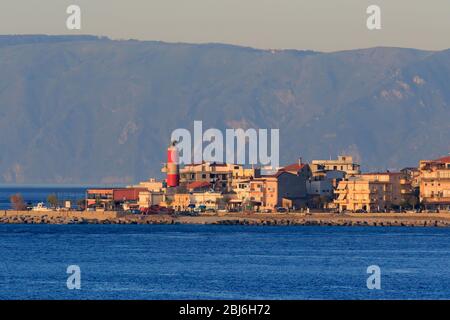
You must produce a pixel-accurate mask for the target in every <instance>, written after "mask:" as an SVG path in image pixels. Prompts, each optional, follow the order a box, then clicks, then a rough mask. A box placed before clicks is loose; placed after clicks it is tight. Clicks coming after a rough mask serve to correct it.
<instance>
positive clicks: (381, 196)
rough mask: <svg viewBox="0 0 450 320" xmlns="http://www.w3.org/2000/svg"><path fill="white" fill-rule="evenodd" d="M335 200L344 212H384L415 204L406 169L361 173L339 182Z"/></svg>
mask: <svg viewBox="0 0 450 320" xmlns="http://www.w3.org/2000/svg"><path fill="white" fill-rule="evenodd" d="M335 193H336V194H337V198H336V200H335V201H334V202H335V204H336V205H337V206H338V208H339V210H340V211H345V210H349V211H357V210H364V211H372V212H374V211H375V212H376V211H384V210H390V209H392V208H399V207H406V206H414V205H415V203H414V201H413V199H412V197H414V194H413V188H412V186H411V181H410V180H409V179H408V176H407V175H406V174H404V173H402V172H377V173H364V174H359V175H356V176H354V177H351V178H349V179H345V180H342V181H340V182H339V184H338V187H337V189H336V190H335Z"/></svg>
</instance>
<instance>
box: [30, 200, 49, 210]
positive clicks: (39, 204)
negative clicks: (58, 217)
mask: <svg viewBox="0 0 450 320" xmlns="http://www.w3.org/2000/svg"><path fill="white" fill-rule="evenodd" d="M32 210H33V211H51V209H49V208H47V207H46V206H45V204H44V203H43V202H39V203H38V204H37V205H36V206H34V207H33V209H32Z"/></svg>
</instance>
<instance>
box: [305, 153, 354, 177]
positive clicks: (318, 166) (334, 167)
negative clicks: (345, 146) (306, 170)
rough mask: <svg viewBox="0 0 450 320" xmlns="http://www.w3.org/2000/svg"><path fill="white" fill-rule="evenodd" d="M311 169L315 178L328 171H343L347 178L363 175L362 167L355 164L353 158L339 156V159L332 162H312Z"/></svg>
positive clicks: (331, 160)
mask: <svg viewBox="0 0 450 320" xmlns="http://www.w3.org/2000/svg"><path fill="white" fill-rule="evenodd" d="M310 167H311V171H312V174H313V176H316V175H320V174H321V173H323V172H326V171H343V172H345V173H346V175H347V176H351V175H357V174H360V173H361V166H360V165H359V164H357V163H356V162H354V160H353V157H352V156H338V158H337V159H330V160H312V161H311V164H310Z"/></svg>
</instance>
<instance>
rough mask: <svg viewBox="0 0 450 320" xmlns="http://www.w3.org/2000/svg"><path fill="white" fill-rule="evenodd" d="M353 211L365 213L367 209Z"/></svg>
mask: <svg viewBox="0 0 450 320" xmlns="http://www.w3.org/2000/svg"><path fill="white" fill-rule="evenodd" d="M355 213H367V211H366V210H363V209H358V210H356V211H355Z"/></svg>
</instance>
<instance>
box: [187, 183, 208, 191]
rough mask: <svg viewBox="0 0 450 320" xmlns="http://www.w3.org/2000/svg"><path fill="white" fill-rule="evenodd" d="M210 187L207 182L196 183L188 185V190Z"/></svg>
mask: <svg viewBox="0 0 450 320" xmlns="http://www.w3.org/2000/svg"><path fill="white" fill-rule="evenodd" d="M209 186H210V183H209V182H206V181H194V182H191V183H189V184H188V185H187V188H188V189H200V188H207V187H209Z"/></svg>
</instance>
